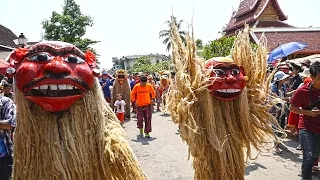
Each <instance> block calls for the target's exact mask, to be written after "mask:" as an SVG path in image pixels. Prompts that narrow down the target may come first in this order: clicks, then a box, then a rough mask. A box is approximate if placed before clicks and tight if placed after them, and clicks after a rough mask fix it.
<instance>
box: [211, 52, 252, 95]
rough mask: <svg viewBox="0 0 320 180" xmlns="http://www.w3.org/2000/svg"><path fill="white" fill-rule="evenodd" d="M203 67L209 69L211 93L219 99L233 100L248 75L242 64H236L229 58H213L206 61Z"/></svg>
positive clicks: (243, 85)
mask: <svg viewBox="0 0 320 180" xmlns="http://www.w3.org/2000/svg"><path fill="white" fill-rule="evenodd" d="M205 68H206V69H207V70H210V78H211V85H210V86H209V87H208V89H209V90H210V91H211V94H212V95H213V96H215V97H216V98H218V99H221V100H233V99H235V98H236V97H238V96H239V95H240V94H241V92H242V90H243V88H244V87H245V86H246V81H247V80H248V77H247V76H245V72H244V69H243V67H242V66H238V65H237V64H235V63H234V61H233V60H232V59H231V58H226V57H220V58H213V59H210V60H208V61H207V62H206V65H205Z"/></svg>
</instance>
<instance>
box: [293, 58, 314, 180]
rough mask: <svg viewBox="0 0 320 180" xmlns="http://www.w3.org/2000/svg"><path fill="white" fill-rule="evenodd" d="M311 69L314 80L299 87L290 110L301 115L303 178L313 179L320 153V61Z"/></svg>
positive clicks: (299, 125)
mask: <svg viewBox="0 0 320 180" xmlns="http://www.w3.org/2000/svg"><path fill="white" fill-rule="evenodd" d="M309 71H310V77H311V79H312V82H310V83H308V84H305V85H303V86H301V87H300V88H298V89H297V90H296V92H295V93H294V95H293V96H292V98H291V100H290V103H291V104H290V111H292V112H294V113H297V114H299V115H300V116H299V124H298V129H299V136H300V142H301V146H302V151H303V158H302V167H301V176H302V178H303V179H312V168H313V165H314V163H315V162H316V160H317V158H318V156H319V153H320V110H319V109H320V103H319V98H320V62H319V61H316V62H314V63H312V64H311V66H310V68H309Z"/></svg>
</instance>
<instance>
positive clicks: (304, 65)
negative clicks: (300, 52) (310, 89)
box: [301, 59, 311, 69]
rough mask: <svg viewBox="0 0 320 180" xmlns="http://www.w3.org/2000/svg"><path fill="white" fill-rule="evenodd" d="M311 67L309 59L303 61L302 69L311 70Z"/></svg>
mask: <svg viewBox="0 0 320 180" xmlns="http://www.w3.org/2000/svg"><path fill="white" fill-rule="evenodd" d="M310 65H311V61H310V60H309V59H305V60H303V61H302V63H301V68H302V69H304V68H308V69H309V68H310Z"/></svg>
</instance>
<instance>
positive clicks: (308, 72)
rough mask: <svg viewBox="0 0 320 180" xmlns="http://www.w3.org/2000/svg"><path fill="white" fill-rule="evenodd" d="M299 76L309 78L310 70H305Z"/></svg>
mask: <svg viewBox="0 0 320 180" xmlns="http://www.w3.org/2000/svg"><path fill="white" fill-rule="evenodd" d="M299 75H300V76H301V77H309V76H310V70H309V68H305V69H304V70H303V72H302V73H299Z"/></svg>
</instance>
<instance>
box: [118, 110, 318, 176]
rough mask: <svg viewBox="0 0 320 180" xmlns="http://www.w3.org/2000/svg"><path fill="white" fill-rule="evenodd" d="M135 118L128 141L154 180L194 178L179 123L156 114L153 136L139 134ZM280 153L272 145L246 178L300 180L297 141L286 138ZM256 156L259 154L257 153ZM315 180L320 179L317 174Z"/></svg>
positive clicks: (128, 129) (250, 165)
mask: <svg viewBox="0 0 320 180" xmlns="http://www.w3.org/2000/svg"><path fill="white" fill-rule="evenodd" d="M136 122H137V121H136V118H132V120H131V121H129V122H126V123H125V125H124V128H125V131H126V132H127V138H128V141H129V143H130V145H131V147H132V148H133V151H134V153H135V155H136V156H137V158H138V160H139V162H140V163H141V165H142V168H143V169H144V171H145V172H146V174H147V175H148V176H149V178H150V179H151V180H193V169H192V161H191V160H188V151H187V146H186V144H185V143H184V142H182V140H181V138H180V136H179V134H178V132H177V125H175V124H174V123H173V122H171V121H170V117H169V116H163V114H162V113H159V112H158V113H154V114H153V121H152V123H153V124H152V127H153V131H152V133H151V134H150V135H151V136H152V138H151V139H145V138H143V137H140V136H138V134H139V130H138V129H137V128H136ZM283 144H284V145H285V146H284V147H283V148H282V152H281V153H276V152H275V150H274V149H273V148H272V144H268V145H266V146H267V147H266V150H265V151H264V152H262V153H261V154H260V155H259V156H258V157H257V159H255V160H250V161H249V162H248V166H247V168H246V177H245V179H246V180H265V179H267V180H300V179H301V177H300V176H299V175H300V166H301V163H300V162H301V158H302V155H301V151H297V150H295V147H296V146H297V142H295V141H292V140H289V139H286V140H285V141H284V142H283ZM256 155H258V154H257V153H256ZM314 180H320V176H319V174H315V176H314Z"/></svg>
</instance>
